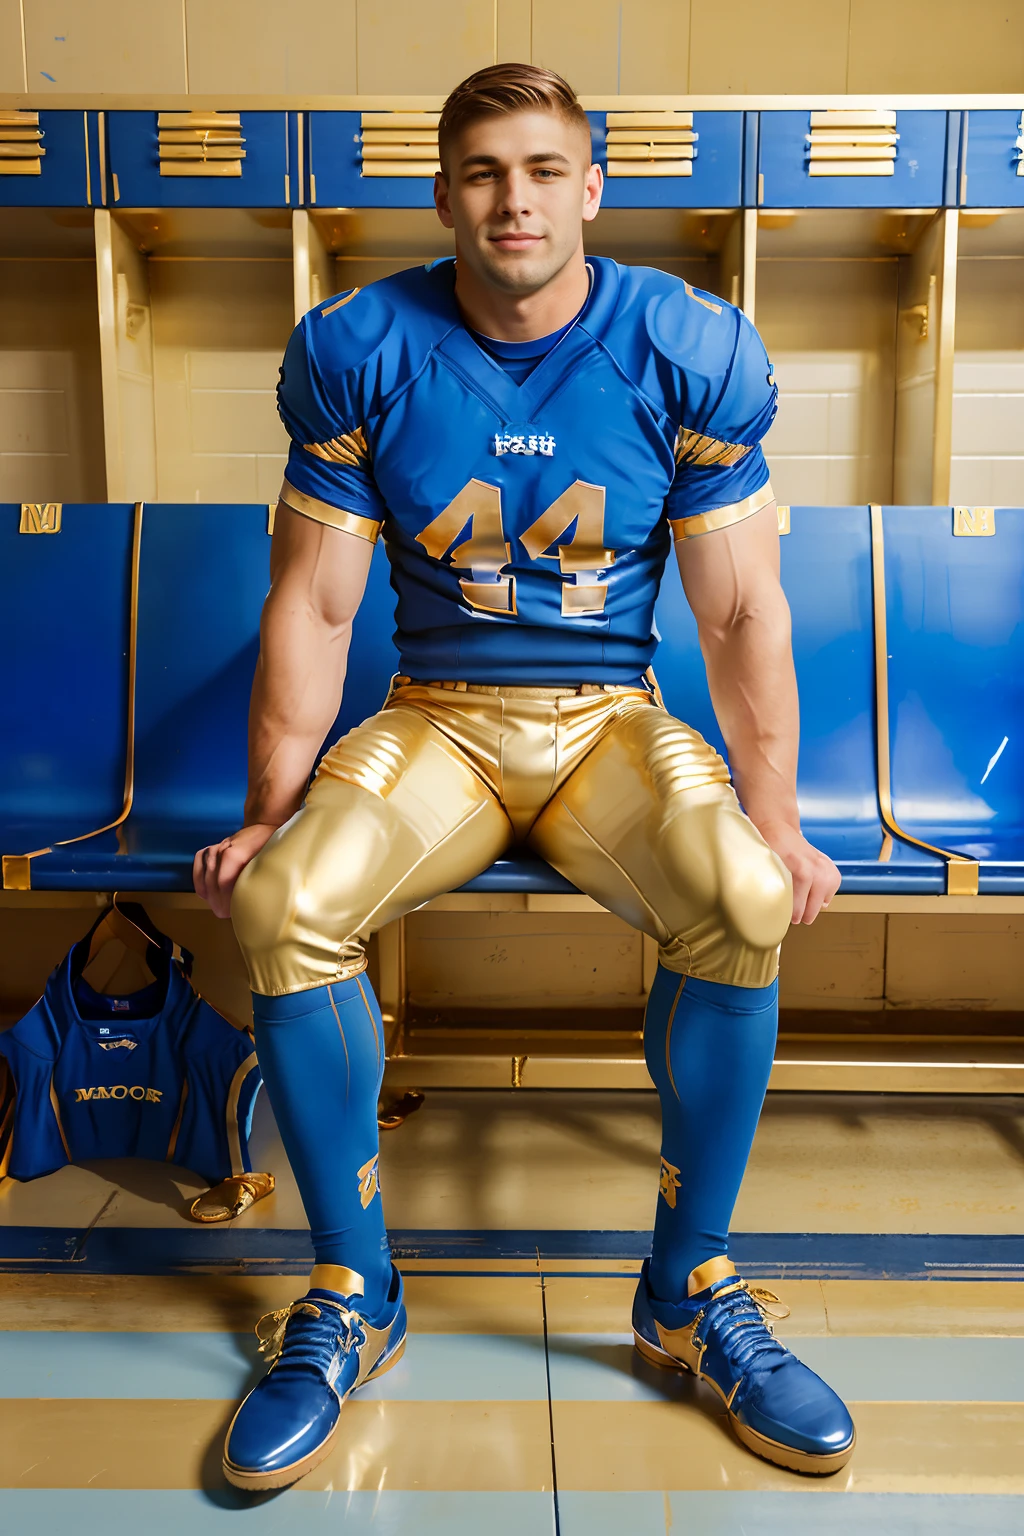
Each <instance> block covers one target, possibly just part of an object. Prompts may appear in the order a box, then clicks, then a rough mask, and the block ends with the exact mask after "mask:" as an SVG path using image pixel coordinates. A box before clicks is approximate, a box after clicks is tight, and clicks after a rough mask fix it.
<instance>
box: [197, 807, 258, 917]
mask: <svg viewBox="0 0 1024 1536" xmlns="http://www.w3.org/2000/svg"><path fill="white" fill-rule="evenodd" d="M276 831H277V828H276V827H274V826H268V825H267V824H266V823H264V822H253V824H252V825H251V826H248V827H242V829H241V830H240V831H238V832H232V834H231V836H230V837H226V838H225V839H224V840H223V842H220V843H214V844H213V845H212V847H209V848H200V850H199V852H198V853H197V854H196V856H195V859H194V860H193V862H192V884H193V885H194V886H195V888H196V890H197V891H198V893H199V895H200V896H201V897H202V898H203V900H204V901H207V902H209V904H210V906H211V907H212V909H213V911H214V913H215V915H216V916H217V917H230V915H231V892H232V891H233V890H234V888H235V881H236V880H237V879H238V877H239V875H240V874H241V873H242V870H243V869H244V868H245V866H246V865H247V864H248V863H249V862H250V860H251V859H254V858H255V857H256V855H257V854H258V853H259V851H260V849H261V848H262V847H263V845H264V843H266V842H268V841H269V840H270V838H271V837H272V836H273V834H274V833H275V832H276Z"/></svg>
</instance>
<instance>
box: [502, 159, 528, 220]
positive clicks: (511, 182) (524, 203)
mask: <svg viewBox="0 0 1024 1536" xmlns="http://www.w3.org/2000/svg"><path fill="white" fill-rule="evenodd" d="M531 185H532V184H531V182H530V178H529V176H528V175H527V174H526V173H525V172H524V171H509V172H508V173H507V175H506V176H505V177H504V179H503V181H502V188H501V191H502V196H501V212H502V213H503V214H508V215H509V216H510V217H512V218H519V217H521V216H522V215H523V214H526V213H529V212H530V205H531V201H532V199H531V197H530V192H531Z"/></svg>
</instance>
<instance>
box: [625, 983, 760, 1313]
mask: <svg viewBox="0 0 1024 1536" xmlns="http://www.w3.org/2000/svg"><path fill="white" fill-rule="evenodd" d="M778 992H779V984H778V981H773V982H772V984H771V986H768V987H730V986H726V985H725V983H724V982H718V981H699V980H697V979H696V978H695V977H685V976H678V975H676V974H675V973H674V972H672V971H668V970H666V969H665V967H664V966H662V965H659V966H658V971H657V975H656V976H655V978H654V985H653V987H652V988H651V995H650V997H649V998H648V1001H647V1015H646V1018H645V1021H644V1055H645V1056H646V1058H647V1066H648V1070H649V1071H650V1074H651V1077H652V1078H653V1079H654V1083H655V1086H656V1087H657V1090H658V1094H659V1096H660V1098H661V1122H662V1130H661V1158H662V1162H661V1184H660V1188H659V1193H658V1207H657V1215H656V1217H655V1221H654V1247H653V1251H652V1255H651V1268H650V1286H651V1290H652V1291H653V1292H654V1294H655V1296H657V1297H660V1298H661V1300H663V1301H670V1302H678V1301H681V1300H682V1299H683V1298H684V1297H685V1295H686V1282H687V1279H688V1277H689V1274H690V1271H691V1270H693V1269H696V1267H697V1265H698V1264H703V1263H705V1262H706V1261H707V1260H708V1259H713V1258H715V1257H717V1256H718V1255H719V1254H724V1253H727V1252H728V1246H729V1222H730V1220H731V1219H732V1210H733V1206H734V1205H735V1204H736V1196H737V1195H738V1194H739V1188H740V1183H741V1181H742V1179H743V1172H744V1169H745V1168H746V1166H747V1158H748V1156H749V1155H750V1146H751V1143H752V1142H753V1140H754V1132H755V1130H756V1129H757V1121H758V1117H759V1115H760V1113H761V1105H762V1103H763V1102H764V1095H765V1089H766V1088H767V1087H768V1075H769V1073H770V1072H771V1069H772V1061H773V1059H774V1055H775V1038H776V1035H777V1033H778V1020H779V1003H778Z"/></svg>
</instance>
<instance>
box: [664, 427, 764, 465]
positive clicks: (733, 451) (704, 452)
mask: <svg viewBox="0 0 1024 1536" xmlns="http://www.w3.org/2000/svg"><path fill="white" fill-rule="evenodd" d="M753 446H754V445H753V443H726V442H723V441H722V440H721V439H720V438H717V437H705V436H704V434H703V433H702V432H691V431H690V429H689V427H680V428H679V435H678V437H677V438H676V463H677V464H679V465H682V464H700V465H704V464H721V465H722V466H723V467H724V468H728V467H729V466H730V465H732V464H738V463H739V461H740V459H742V458H745V457H746V455H747V454H748V453H749V452H750V451H751V449H752V448H753Z"/></svg>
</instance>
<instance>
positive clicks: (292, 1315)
mask: <svg viewBox="0 0 1024 1536" xmlns="http://www.w3.org/2000/svg"><path fill="white" fill-rule="evenodd" d="M362 1296H363V1281H362V1277H361V1276H360V1275H357V1274H356V1272H355V1270H353V1269H343V1268H342V1267H341V1266H340V1265H334V1264H318V1265H316V1266H315V1267H314V1269H313V1273H312V1275H311V1276H310V1289H309V1291H308V1292H307V1294H306V1295H305V1296H303V1297H302V1299H301V1300H300V1301H293V1302H292V1304H291V1306H290V1307H282V1308H281V1309H280V1310H279V1311H277V1312H268V1313H267V1315H266V1316H265V1317H261V1318H260V1320H259V1322H258V1323H257V1324H256V1334H257V1337H258V1338H259V1339H260V1353H261V1354H263V1355H265V1356H266V1357H267V1359H268V1360H269V1362H270V1369H269V1371H268V1372H267V1374H266V1375H265V1376H264V1378H263V1380H262V1381H260V1382H258V1383H257V1384H256V1386H255V1387H253V1389H252V1391H251V1392H250V1393H249V1395H248V1397H246V1398H245V1399H244V1401H243V1402H242V1405H241V1407H240V1408H239V1409H238V1412H237V1413H236V1414H235V1416H234V1418H233V1419H232V1421H231V1427H230V1428H229V1430H228V1433H227V1439H226V1440H225V1442H224V1476H225V1477H226V1478H227V1480H228V1482H229V1483H233V1484H234V1485H235V1487H236V1488H248V1489H251V1490H253V1491H256V1490H259V1489H263V1488H285V1487H287V1485H288V1484H289V1483H294V1482H296V1481H297V1479H298V1478H300V1477H304V1476H305V1475H306V1473H307V1472H309V1471H311V1470H312V1469H313V1467H315V1466H316V1465H317V1464H318V1463H319V1462H321V1461H323V1459H324V1457H325V1456H326V1455H327V1454H328V1452H329V1451H330V1449H331V1446H332V1444H333V1441H334V1434H335V1431H336V1429H337V1427H338V1420H339V1418H340V1417H341V1405H342V1403H343V1402H344V1401H345V1399H346V1397H348V1395H349V1393H350V1392H354V1391H355V1390H356V1388H357V1387H361V1386H362V1385H363V1383H364V1382H366V1381H372V1380H374V1379H375V1378H376V1377H378V1376H380V1375H382V1374H383V1373H384V1371H387V1370H390V1368H391V1367H392V1366H393V1365H394V1364H395V1363H396V1362H397V1361H398V1360H399V1359H400V1358H401V1355H402V1351H403V1350H404V1348H405V1330H406V1316H405V1307H404V1305H403V1303H402V1277H401V1275H400V1274H399V1273H398V1270H397V1269H395V1268H394V1266H392V1270H391V1288H390V1291H389V1293H388V1299H387V1301H386V1302H385V1304H384V1307H383V1308H382V1310H381V1312H380V1314H379V1315H378V1316H377V1317H375V1318H374V1319H373V1321H372V1322H371V1320H370V1319H369V1318H368V1317H366V1316H365V1315H364V1314H363V1312H362V1311H361V1310H360V1303H361V1301H362Z"/></svg>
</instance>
